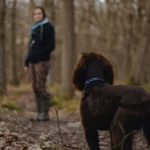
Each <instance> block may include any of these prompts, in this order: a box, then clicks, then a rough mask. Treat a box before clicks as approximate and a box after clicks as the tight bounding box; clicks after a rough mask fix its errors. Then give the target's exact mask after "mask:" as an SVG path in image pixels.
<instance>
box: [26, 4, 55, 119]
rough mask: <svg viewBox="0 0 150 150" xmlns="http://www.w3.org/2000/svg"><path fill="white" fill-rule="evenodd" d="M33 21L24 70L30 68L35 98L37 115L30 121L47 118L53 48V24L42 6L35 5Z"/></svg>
mask: <svg viewBox="0 0 150 150" xmlns="http://www.w3.org/2000/svg"><path fill="white" fill-rule="evenodd" d="M34 21H35V23H34V24H33V25H32V27H31V30H30V35H31V40H30V41H29V50H28V53H27V56H26V60H25V67H24V71H25V72H28V70H29V68H31V72H32V87H33V91H34V95H35V100H36V108H37V115H36V116H35V117H33V118H32V119H31V120H32V121H47V120H49V115H48V111H49V107H50V97H51V96H50V94H49V93H48V92H47V90H46V77H47V75H48V71H49V68H50V63H49V61H50V54H51V52H52V51H53V50H54V48H55V32H54V27H53V25H52V24H51V23H50V22H49V21H48V19H47V18H46V13H45V11H44V8H42V7H36V8H35V10H34Z"/></svg>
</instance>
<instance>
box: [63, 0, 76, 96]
mask: <svg viewBox="0 0 150 150" xmlns="http://www.w3.org/2000/svg"><path fill="white" fill-rule="evenodd" d="M61 25H62V33H63V34H62V40H63V47H62V52H61V56H62V58H61V59H62V63H61V69H62V70H61V92H62V93H63V94H64V95H70V96H71V95H72V94H73V88H72V71H73V64H74V54H75V52H74V50H75V38H74V4H73V0H65V1H63V2H62V22H61Z"/></svg>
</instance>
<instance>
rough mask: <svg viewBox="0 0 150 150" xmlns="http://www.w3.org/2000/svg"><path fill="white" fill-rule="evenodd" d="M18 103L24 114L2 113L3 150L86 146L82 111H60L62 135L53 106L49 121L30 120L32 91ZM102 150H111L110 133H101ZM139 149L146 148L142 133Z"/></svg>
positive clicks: (71, 149)
mask: <svg viewBox="0 0 150 150" xmlns="http://www.w3.org/2000/svg"><path fill="white" fill-rule="evenodd" d="M16 101H17V103H18V104H19V105H20V106H21V107H22V109H23V112H22V113H16V112H10V111H9V112H7V113H1V116H0V150H41V149H42V150H61V149H63V146H62V140H63V144H64V150H79V149H83V150H84V149H87V145H86V142H85V140H84V135H83V130H82V127H81V124H80V119H79V113H64V112H61V111H59V119H60V128H61V133H62V139H61V136H60V132H59V128H58V121H57V119H56V118H57V117H56V113H55V111H54V109H51V110H50V116H51V120H50V121H49V122H31V121H30V120H29V118H30V117H31V116H32V115H34V112H35V108H34V99H33V95H32V93H30V92H27V93H25V94H23V95H22V96H21V97H20V98H19V99H17V100H16ZM100 139H101V147H102V150H110V138H109V133H108V132H101V133H100ZM134 143H136V150H147V149H146V148H145V147H146V144H145V140H144V138H143V135H142V133H141V132H139V133H138V134H137V135H136V138H135V142H134Z"/></svg>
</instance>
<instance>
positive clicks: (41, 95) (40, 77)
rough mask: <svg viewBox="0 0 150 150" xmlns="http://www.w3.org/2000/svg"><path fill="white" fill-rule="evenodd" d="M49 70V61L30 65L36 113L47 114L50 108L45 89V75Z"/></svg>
mask: <svg viewBox="0 0 150 150" xmlns="http://www.w3.org/2000/svg"><path fill="white" fill-rule="evenodd" d="M49 69H50V62H49V61H42V62H39V63H37V64H31V72H32V88H33V92H34V95H35V100H36V108H37V112H38V113H48V110H49V107H50V94H49V93H48V91H47V88H46V82H47V75H48V72H49Z"/></svg>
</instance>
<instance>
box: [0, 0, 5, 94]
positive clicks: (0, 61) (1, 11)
mask: <svg viewBox="0 0 150 150" xmlns="http://www.w3.org/2000/svg"><path fill="white" fill-rule="evenodd" d="M5 10H6V9H5V0H1V1H0V95H3V94H4V93H5V92H6V82H5V61H4V60H5V13H6V12H5Z"/></svg>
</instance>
